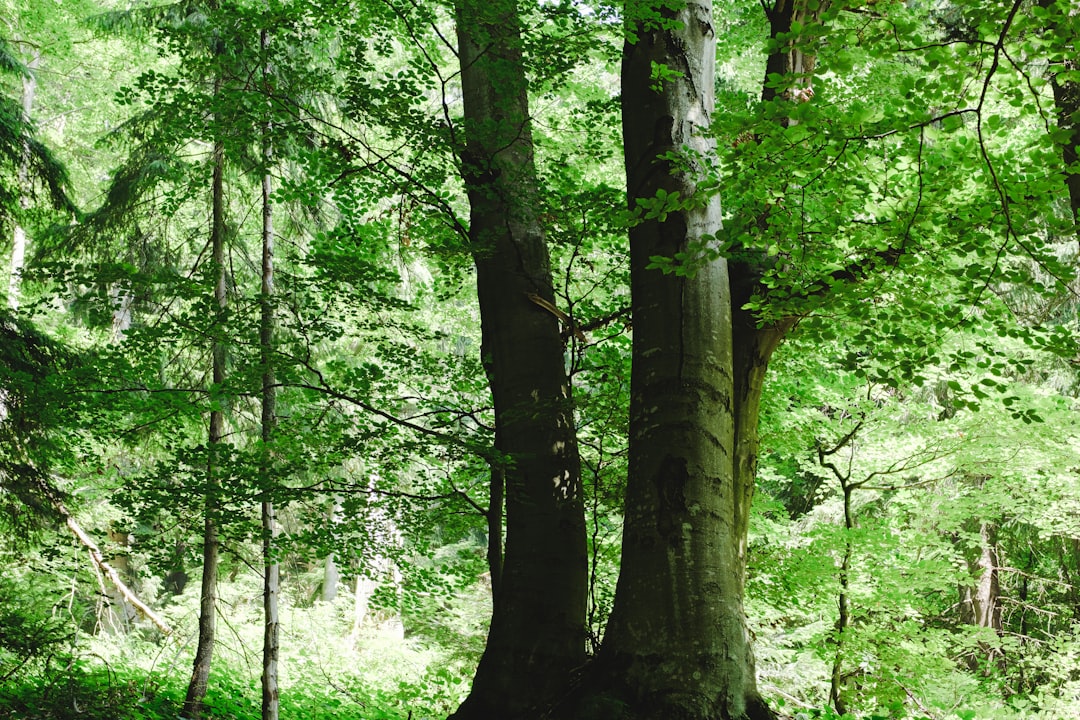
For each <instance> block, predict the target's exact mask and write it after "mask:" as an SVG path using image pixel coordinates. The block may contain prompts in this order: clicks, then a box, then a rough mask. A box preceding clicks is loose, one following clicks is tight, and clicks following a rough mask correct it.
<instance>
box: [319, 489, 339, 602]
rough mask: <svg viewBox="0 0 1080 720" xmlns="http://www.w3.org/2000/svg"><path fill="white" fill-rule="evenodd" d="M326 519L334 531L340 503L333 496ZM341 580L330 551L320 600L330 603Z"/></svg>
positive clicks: (334, 598)
mask: <svg viewBox="0 0 1080 720" xmlns="http://www.w3.org/2000/svg"><path fill="white" fill-rule="evenodd" d="M327 521H328V522H329V524H330V531H331V532H332V533H333V532H334V527H335V526H336V525H337V524H338V523H339V522H341V503H340V502H338V499H337V498H336V497H335V498H333V499H332V500H331V501H330V512H329V514H328V515H327ZM340 582H341V571H340V570H338V566H337V559H336V558H335V557H334V553H333V552H331V553H329V554H328V555H327V556H326V562H325V564H324V565H323V582H322V601H323V602H328V603H332V602H334V600H336V599H337V594H338V585H339V584H340Z"/></svg>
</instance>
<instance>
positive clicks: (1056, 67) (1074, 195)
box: [1039, 0, 1080, 238]
mask: <svg viewBox="0 0 1080 720" xmlns="http://www.w3.org/2000/svg"><path fill="white" fill-rule="evenodd" d="M1039 4H1040V5H1042V7H1044V8H1046V9H1048V10H1050V12H1051V20H1050V25H1051V27H1052V28H1056V27H1058V26H1060V27H1062V28H1064V27H1067V24H1068V23H1069V22H1070V21H1071V19H1070V18H1069V17H1068V15H1069V13H1074V12H1075V5H1073V4H1071V3H1068V2H1065V1H1064V0H1058V2H1056V3H1055V0H1040V3H1039ZM1058 14H1060V15H1061V16H1062V17H1060V18H1058V17H1057V15H1058ZM1058 35H1059V36H1064V37H1067V36H1069V35H1067V34H1066V35H1062V34H1061V33H1060V32H1059V33H1058ZM1051 68H1052V73H1051V76H1050V84H1051V86H1052V87H1053V89H1054V108H1055V109H1056V110H1057V126H1058V128H1059V129H1060V130H1061V131H1062V135H1061V138H1060V139H1059V140H1058V144H1059V145H1060V146H1061V155H1062V159H1063V160H1064V161H1065V185H1066V187H1067V188H1068V191H1069V207H1070V209H1071V210H1072V214H1071V219H1072V222H1073V228H1074V231H1075V232H1076V234H1077V237H1078V238H1080V83H1078V82H1076V81H1075V80H1070V79H1067V78H1066V79H1063V78H1062V74H1063V73H1067V72H1076V70H1077V68H1080V63H1078V62H1077V60H1076V57H1075V53H1073V54H1070V51H1069V50H1065V56H1064V57H1063V58H1062V59H1061V60H1059V61H1055V62H1052V63H1051Z"/></svg>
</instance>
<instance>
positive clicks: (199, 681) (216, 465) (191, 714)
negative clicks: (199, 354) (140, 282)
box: [183, 141, 228, 720]
mask: <svg viewBox="0 0 1080 720" xmlns="http://www.w3.org/2000/svg"><path fill="white" fill-rule="evenodd" d="M211 163H212V164H213V179H212V180H211V191H210V192H211V206H212V207H211V220H210V263H211V267H212V268H213V270H214V273H215V282H214V305H215V308H214V309H215V312H216V313H217V318H216V319H215V322H214V327H213V337H214V340H213V347H212V349H211V355H212V361H211V362H212V365H213V368H212V373H213V386H214V388H215V389H217V390H219V391H220V389H221V388H222V387H223V386H224V384H225V341H224V332H225V329H224V327H223V324H224V321H225V311H226V308H227V302H228V299H227V295H226V275H225V184H224V183H225V181H224V176H225V148H224V144H223V143H222V142H220V141H216V142H215V143H214V149H213V153H212V156H211ZM224 437H225V412H224V410H223V409H222V408H221V406H220V404H218V405H215V409H212V410H211V411H210V432H209V438H208V440H209V442H208V445H207V454H208V459H207V467H206V494H205V504H204V507H203V513H204V517H203V566H202V592H201V599H200V601H199V643H198V646H197V648H196V650H195V662H194V667H193V668H192V672H191V681H190V682H189V683H188V689H187V696H186V697H185V698H184V707H183V714H184V717H186V718H188V720H199V719H200V718H201V717H202V710H203V698H205V697H206V687H207V683H208V681H209V679H210V662H211V660H212V659H213V656H214V638H215V634H216V628H217V578H218V550H219V548H218V527H217V522H218V506H219V499H218V495H219V493H220V489H221V478H220V473H221V455H222V454H223V451H224V448H223V443H224Z"/></svg>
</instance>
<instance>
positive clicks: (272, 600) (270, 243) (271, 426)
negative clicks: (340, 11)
mask: <svg viewBox="0 0 1080 720" xmlns="http://www.w3.org/2000/svg"><path fill="white" fill-rule="evenodd" d="M268 44H269V35H268V34H267V32H266V31H265V30H263V31H262V32H261V33H260V34H259V45H260V47H261V48H262V50H263V52H264V53H265V52H266V49H267V46H268ZM263 73H264V77H263V81H264V82H266V77H265V76H266V74H267V72H266V68H263ZM270 130H271V127H270V123H269V122H267V123H266V125H265V126H264V128H263V140H262V156H263V163H264V164H265V165H266V167H265V168H263V177H262V220H263V223H262V283H261V288H260V291H259V311H260V312H259V355H260V357H259V361H260V364H261V365H262V395H261V405H262V407H261V408H260V409H261V411H262V413H261V418H260V421H261V422H260V425H261V428H260V429H261V431H262V452H261V455H260V461H259V465H260V467H259V484H260V486H261V487H260V489H261V491H262V493H263V501H262V542H263V671H262V718H263V720H277V718H278V646H279V638H278V634H279V633H278V631H279V628H280V619H279V617H278V593H279V591H280V585H281V567H280V565H279V564H278V561H277V558H276V557H275V551H274V537H275V536H276V535H277V522H276V519H275V516H274V502H273V498H272V496H271V492H272V490H273V486H274V477H273V470H272V467H271V465H272V463H271V457H270V443H271V441H272V440H273V437H274V430H275V429H276V427H277V389H276V384H277V381H276V380H275V378H274V303H273V300H274V206H273V204H272V203H271V201H270V195H271V193H272V192H273V180H272V178H271V177H270V166H271V163H272V162H273V155H272V152H271V146H270Z"/></svg>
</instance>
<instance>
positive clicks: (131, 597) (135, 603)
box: [55, 503, 172, 635]
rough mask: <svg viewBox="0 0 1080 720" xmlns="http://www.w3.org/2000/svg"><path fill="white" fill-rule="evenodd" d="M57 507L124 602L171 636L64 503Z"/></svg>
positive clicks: (168, 629) (58, 504)
mask: <svg viewBox="0 0 1080 720" xmlns="http://www.w3.org/2000/svg"><path fill="white" fill-rule="evenodd" d="M55 507H56V510H57V512H59V513H60V514H61V515H63V516H64V520H65V521H66V522H67V526H68V528H70V529H71V532H73V533H75V537H77V538H79V542H81V543H82V544H83V546H84V547H86V549H87V550H89V551H90V559H91V560H92V561H93V562H94V565H96V566H97V568H98V569H99V570H100V571H101V572H103V573H105V576H106V577H108V578H109V582H111V583H112V584H113V586H114V587H115V588H116V589H117V590H119V591H120V594H121V595H123V596H124V600H126V601H128V602H129V603H131V605H132V607H134V608H135V609H136V610H138V611H139V612H140V613H141V614H142V615H143V617H145V618H146V619H147V620H149V621H150V622H152V623H154V625H157V627H158V629H159V630H161V632H163V633H164V634H166V635H171V634H172V628H170V627H169V626H168V624H167V623H166V622H165V621H164V620H163V619H162V618H161V616H159V615H158V614H157V613H155V612H154V611H153V610H151V609H150V608H149V607H147V606H146V604H145V603H143V601H142V600H139V598H137V597H136V596H135V593H133V592H132V591H131V588H129V587H128V586H127V585H125V584H124V581H123V580H121V579H120V573H118V572H117V571H116V568H114V567H113V566H112V565H110V564H109V563H108V562H107V561H106V560H105V556H104V555H102V554H101V549H100V548H99V547H98V546H97V543H95V542H94V539H93V538H92V537H90V536H89V535H87V534H86V531H85V530H83V529H82V528H81V527H80V526H79V523H77V522H75V518H73V517H72V516H71V512H70V511H69V510H68V509H67V508H66V507H64V505H63V503H55Z"/></svg>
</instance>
